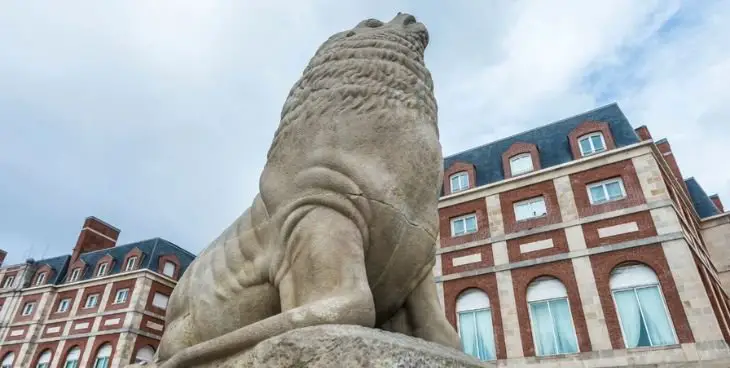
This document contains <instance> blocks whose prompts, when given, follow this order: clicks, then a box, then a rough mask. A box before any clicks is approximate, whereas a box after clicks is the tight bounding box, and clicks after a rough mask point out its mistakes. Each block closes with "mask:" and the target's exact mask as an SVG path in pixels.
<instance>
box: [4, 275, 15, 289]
mask: <svg viewBox="0 0 730 368" xmlns="http://www.w3.org/2000/svg"><path fill="white" fill-rule="evenodd" d="M13 281H15V276H8V277H6V278H5V282H3V288H9V287H12V286H13Z"/></svg>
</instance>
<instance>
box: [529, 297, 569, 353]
mask: <svg viewBox="0 0 730 368" xmlns="http://www.w3.org/2000/svg"><path fill="white" fill-rule="evenodd" d="M530 310H531V312H532V313H531V314H532V316H531V319H532V333H533V336H534V337H535V344H536V346H535V349H536V352H537V355H538V356H544V355H556V354H573V353H577V352H578V343H577V341H576V335H575V328H573V321H572V317H571V315H570V306H569V305H568V299H567V298H561V299H554V300H549V301H542V302H532V303H530Z"/></svg>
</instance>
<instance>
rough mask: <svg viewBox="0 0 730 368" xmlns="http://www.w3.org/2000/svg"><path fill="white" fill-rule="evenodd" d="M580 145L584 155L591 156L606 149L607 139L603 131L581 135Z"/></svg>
mask: <svg viewBox="0 0 730 368" xmlns="http://www.w3.org/2000/svg"><path fill="white" fill-rule="evenodd" d="M578 145H579V146H580V153H581V155H582V156H589V155H592V154H594V153H598V152H603V151H605V150H606V140H605V139H604V138H603V133H601V132H593V133H590V134H586V135H584V136H581V137H579V138H578Z"/></svg>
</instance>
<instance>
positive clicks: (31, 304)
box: [20, 301, 35, 317]
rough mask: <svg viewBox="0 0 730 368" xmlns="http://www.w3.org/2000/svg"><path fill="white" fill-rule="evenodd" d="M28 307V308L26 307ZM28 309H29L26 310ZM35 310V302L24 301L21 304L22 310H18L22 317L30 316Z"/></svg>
mask: <svg viewBox="0 0 730 368" xmlns="http://www.w3.org/2000/svg"><path fill="white" fill-rule="evenodd" d="M28 307H30V308H28ZM28 309H30V310H28ZM34 311H35V302H33V301H31V302H26V303H25V304H23V310H22V311H21V312H20V315H21V316H23V317H27V316H32V315H33V312H34Z"/></svg>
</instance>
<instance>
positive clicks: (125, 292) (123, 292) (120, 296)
mask: <svg viewBox="0 0 730 368" xmlns="http://www.w3.org/2000/svg"><path fill="white" fill-rule="evenodd" d="M128 296H129V289H119V290H117V295H116V296H115V297H114V304H121V303H124V302H126V301H127V297H128Z"/></svg>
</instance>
